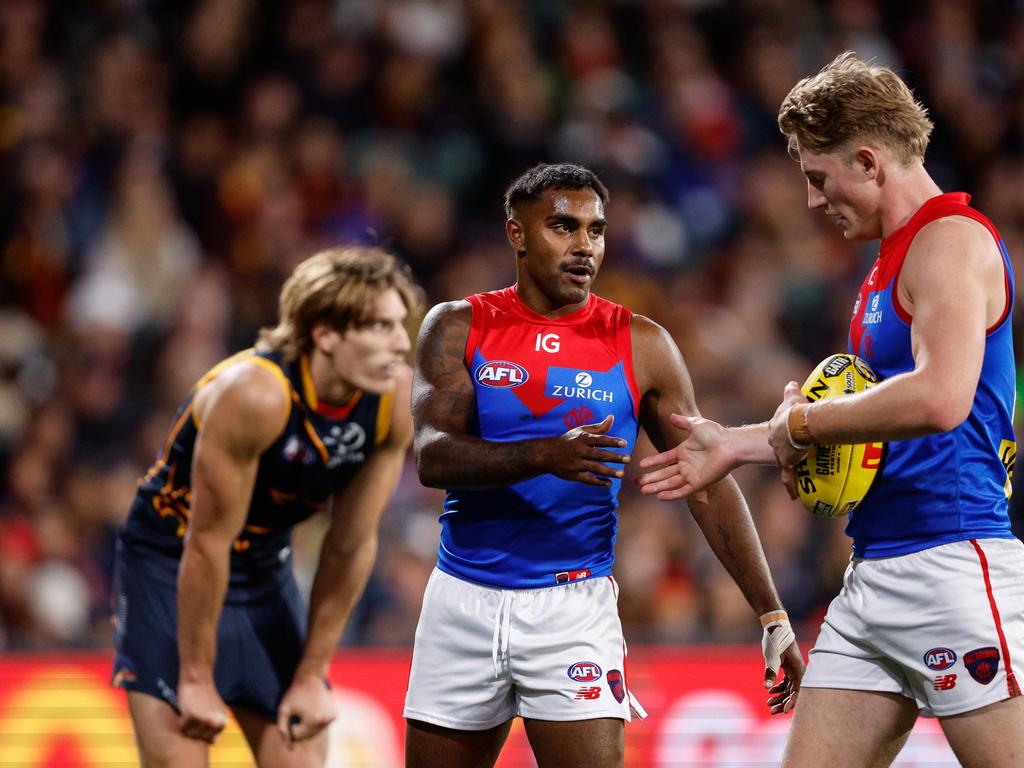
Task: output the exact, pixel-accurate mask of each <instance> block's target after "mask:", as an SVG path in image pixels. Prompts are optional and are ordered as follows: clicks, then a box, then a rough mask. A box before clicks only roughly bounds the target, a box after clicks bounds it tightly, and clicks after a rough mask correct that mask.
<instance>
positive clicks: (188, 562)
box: [178, 537, 231, 680]
mask: <svg viewBox="0 0 1024 768" xmlns="http://www.w3.org/2000/svg"><path fill="white" fill-rule="evenodd" d="M230 569H231V555H230V551H229V550H228V548H227V547H226V546H223V544H222V542H220V541H219V540H218V541H208V540H205V539H202V538H195V537H194V538H191V539H190V540H188V541H187V542H186V544H185V551H184V553H183V554H182V558H181V564H180V566H179V568H178V656H179V659H180V666H181V676H182V677H184V678H185V679H188V680H208V679H211V678H212V676H213V663H214V660H215V658H216V655H217V623H218V621H219V620H220V612H221V608H222V606H223V605H224V595H225V594H226V593H227V586H228V577H229V573H230Z"/></svg>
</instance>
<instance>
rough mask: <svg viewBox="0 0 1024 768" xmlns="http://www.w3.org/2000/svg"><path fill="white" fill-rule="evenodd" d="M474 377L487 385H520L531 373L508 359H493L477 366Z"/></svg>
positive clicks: (503, 387) (503, 386)
mask: <svg viewBox="0 0 1024 768" xmlns="http://www.w3.org/2000/svg"><path fill="white" fill-rule="evenodd" d="M473 377H474V378H475V379H476V380H477V381H479V382H480V383H481V384H483V385H484V386H485V387H498V388H501V389H506V388H508V387H518V386H519V385H520V384H523V383H524V382H525V381H526V380H527V379H528V378H530V374H528V373H527V372H526V369H525V368H523V366H521V365H516V364H515V363H510V362H508V361H507V360H491V361H490V362H488V363H483V364H482V365H479V366H477V369H476V371H474V373H473Z"/></svg>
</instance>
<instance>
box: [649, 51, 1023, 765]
mask: <svg viewBox="0 0 1024 768" xmlns="http://www.w3.org/2000/svg"><path fill="white" fill-rule="evenodd" d="M779 126H780V127H781V129H782V132H783V133H784V134H785V135H786V137H787V138H788V139H789V146H790V151H791V153H792V154H793V155H794V157H795V158H797V159H798V160H799V162H800V167H801V170H802V171H803V173H804V176H806V178H807V202H808V206H809V207H811V208H813V209H816V210H821V211H822V212H824V213H825V214H826V215H827V216H829V217H831V218H832V219H833V221H834V222H835V224H836V226H838V227H840V228H841V229H842V230H843V233H844V234H845V236H846V237H847V238H848V239H851V240H876V239H881V247H880V249H879V254H878V259H877V261H876V262H875V264H874V266H873V267H872V268H871V270H870V272H869V273H868V275H867V277H866V279H865V280H864V283H863V285H862V286H861V289H860V294H859V296H858V297H857V301H856V303H855V305H854V308H853V316H852V319H851V322H850V336H849V348H850V349H849V351H850V352H852V353H854V354H857V355H859V356H861V357H863V358H864V359H865V360H867V361H868V363H870V364H871V366H872V367H873V368H874V370H875V371H876V372H877V373H878V374H879V375H880V377H881V378H882V379H883V381H882V383H881V384H879V385H878V386H877V387H874V388H873V389H871V390H869V391H867V392H864V393H860V394H856V395H851V396H848V397H841V398H835V399H830V400H823V401H819V402H816V403H813V404H808V403H807V402H806V401H805V400H804V399H803V398H802V396H800V394H799V392H798V390H797V389H796V384H795V382H791V383H790V385H789V386H788V387H787V388H786V392H785V397H784V400H783V402H782V404H781V405H780V406H779V408H778V410H777V411H776V413H775V416H774V418H773V419H772V420H771V421H770V422H767V423H765V424H760V425H756V426H750V427H741V428H736V429H731V428H730V429H725V428H722V427H721V426H719V425H717V424H715V423H713V422H706V421H699V420H693V419H684V418H682V417H675V419H676V423H677V424H678V425H679V426H681V427H683V428H684V429H689V430H690V435H689V436H688V438H687V440H686V441H685V442H683V443H682V444H680V445H679V446H677V447H676V448H675V449H674V450H672V451H668V452H666V453H663V454H661V455H659V456H657V457H651V458H650V459H649V460H645V461H642V462H641V466H644V467H646V468H647V469H649V470H652V471H650V472H648V473H647V474H646V475H644V476H642V477H641V478H640V479H639V482H640V483H641V485H642V487H643V490H644V492H645V493H657V494H658V495H659V498H663V499H673V498H679V497H681V496H685V495H687V494H689V493H692V492H694V491H695V490H697V489H699V488H702V487H704V486H705V485H706V484H707V483H709V482H711V481H713V480H715V479H717V478H719V477H721V476H723V475H724V474H726V473H727V472H729V471H730V470H731V469H732V468H733V467H735V466H738V465H740V464H743V463H750V462H765V461H768V462H770V461H776V462H777V463H778V464H779V466H780V467H781V468H782V472H783V478H784V480H786V482H787V484H789V485H790V487H792V479H793V467H794V465H795V463H796V462H797V461H798V460H799V459H800V458H801V457H802V456H803V455H804V454H805V452H806V449H807V447H808V446H809V445H810V444H811V443H826V444H827V443H865V442H878V441H886V442H887V443H888V445H887V448H886V455H885V458H884V463H883V466H882V470H881V473H880V474H879V476H878V477H877V478H876V480H875V484H874V486H873V487H872V489H871V491H870V492H869V493H868V495H867V496H866V497H865V499H864V501H863V502H862V503H861V505H860V506H859V507H858V508H857V509H856V510H855V511H854V512H853V514H852V515H851V517H850V523H849V526H848V528H847V532H848V533H849V534H850V536H852V538H853V558H852V560H851V563H850V566H849V568H848V569H847V572H846V578H845V581H844V586H843V590H842V592H841V593H840V594H839V596H838V597H837V598H836V599H835V600H834V601H833V603H832V605H831V607H830V608H829V611H828V614H827V616H826V617H825V622H824V624H823V625H822V628H821V634H820V635H819V637H818V640H817V643H816V644H815V646H814V648H813V649H812V650H811V655H810V662H809V665H808V667H807V674H806V676H805V677H804V680H803V692H802V693H801V695H800V701H799V703H798V706H797V708H796V715H795V718H794V721H793V727H792V730H791V732H790V737H789V742H788V745H787V749H786V756H785V760H784V763H783V764H784V765H785V766H788V767H789V768H796V767H798V766H799V767H800V768H803V767H805V766H806V767H809V766H820V765H828V766H830V768H846V767H850V768H868V766H872V767H873V766H885V765H889V764H890V763H891V762H892V760H893V759H894V758H895V756H896V754H897V753H898V752H899V750H900V748H901V747H902V746H903V744H904V742H905V741H906V738H907V736H908V734H909V733H910V730H911V728H912V726H913V724H914V721H915V720H916V719H917V717H918V714H919V712H922V711H925V712H930V713H933V714H935V715H937V716H938V717H939V720H940V722H941V724H942V729H943V731H944V732H945V734H946V737H947V739H948V740H949V743H950V745H951V746H952V748H953V751H954V752H955V753H956V755H957V757H958V758H959V760H960V761H961V763H963V765H965V766H977V767H979V768H981V767H982V766H983V767H984V768H1002V767H1003V766H1005V767H1007V768H1008V767H1009V766H1020V765H1024V703H1022V701H1021V699H1020V698H1019V697H1020V685H1019V684H1018V680H1017V677H1016V670H1017V667H1018V665H1020V664H1021V663H1024V546H1022V545H1021V543H1020V542H1019V541H1017V540H1016V539H1015V538H1014V537H1013V534H1012V533H1011V531H1010V523H1009V519H1008V517H1007V500H1008V497H1009V476H1008V475H1009V471H1010V470H1011V469H1012V464H1013V458H1014V456H1015V455H1016V445H1015V442H1014V432H1013V423H1012V416H1013V404H1014V359H1013V339H1012V335H1011V334H1012V332H1011V313H1012V308H1013V279H1012V273H1011V267H1010V260H1009V257H1008V255H1007V253H1006V249H1005V247H1004V246H1003V243H1002V240H1001V239H1000V237H999V233H998V232H997V231H996V229H995V227H994V226H993V225H992V223H991V222H990V221H989V220H988V219H986V218H985V217H984V216H983V215H981V214H980V213H978V212H977V211H976V210H974V209H973V208H970V207H969V206H968V201H969V196H968V195H966V194H964V193H959V192H953V193H946V194H943V192H942V190H941V189H939V187H938V186H937V185H936V184H935V182H934V181H933V180H932V178H931V176H929V175H928V172H927V171H926V170H925V168H924V164H923V158H924V153H925V148H926V147H927V144H928V137H929V135H930V132H931V128H932V124H931V122H930V121H929V120H928V117H927V115H926V112H925V110H924V108H923V107H922V106H921V105H920V104H919V103H918V102H917V101H916V100H915V99H914V96H913V94H912V93H911V92H910V90H909V89H908V88H907V86H906V85H905V84H904V83H903V81H902V80H900V78H899V77H898V76H897V75H896V74H895V73H893V72H892V71H891V70H889V69H885V68H883V67H872V66H869V65H868V64H866V63H864V62H862V61H860V60H859V59H857V58H856V57H855V56H854V55H853V54H851V53H845V54H843V55H841V56H839V57H838V58H836V59H835V60H834V61H833V62H832V63H831V64H829V65H828V66H826V67H825V68H824V69H823V70H822V71H821V72H820V73H818V74H817V75H815V76H813V77H809V78H806V79H804V80H802V81H800V82H799V83H798V84H797V85H796V86H795V87H794V88H793V90H792V91H790V93H789V95H788V96H787V97H786V99H785V101H784V102H783V104H782V107H781V109H780V111H779Z"/></svg>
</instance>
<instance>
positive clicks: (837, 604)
mask: <svg viewBox="0 0 1024 768" xmlns="http://www.w3.org/2000/svg"><path fill="white" fill-rule="evenodd" d="M1021 663H1024V545H1022V544H1021V542H1020V541H1018V540H1017V539H980V540H973V539H972V540H970V541H959V542H955V543H953V544H944V545H942V546H938V547H933V548H931V549H926V550H923V551H921V552H914V553H913V554H910V555H903V556H900V557H888V558H879V559H870V560H868V559H863V558H856V557H855V558H853V559H852V560H851V561H850V565H849V566H848V567H847V569H846V575H845V577H844V579H843V590H842V592H840V593H839V596H838V597H836V599H835V600H833V601H832V604H831V605H830V606H829V609H828V613H827V614H826V616H825V622H824V623H823V624H822V625H821V633H820V634H819V635H818V640H817V642H816V643H815V644H814V648H812V649H811V653H810V661H809V663H808V665H807V672H806V674H805V675H804V679H803V683H802V685H803V686H804V687H805V688H841V689H846V690H859V691H887V692H890V693H898V694H902V695H903V696H906V697H907V698H910V699H913V700H914V701H916V702H917V705H918V706H919V707H920V708H921V709H922V711H923V714H926V715H936V716H938V717H943V716H946V715H956V714H960V713H963V712H970V711H971V710H974V709H978V708H979V707H984V706H986V705H988V704H993V703H995V702H997V701H1002V700H1003V699H1008V698H1011V697H1013V696H1019V695H1020V686H1019V685H1018V682H1017V678H1016V677H1015V675H1014V672H1015V671H1016V666H1015V665H1019V664H1021Z"/></svg>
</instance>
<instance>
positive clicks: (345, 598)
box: [296, 532, 377, 678]
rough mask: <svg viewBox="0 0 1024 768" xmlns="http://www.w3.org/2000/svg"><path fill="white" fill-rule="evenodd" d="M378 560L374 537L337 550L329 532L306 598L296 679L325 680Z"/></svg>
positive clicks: (375, 537) (375, 538)
mask: <svg viewBox="0 0 1024 768" xmlns="http://www.w3.org/2000/svg"><path fill="white" fill-rule="evenodd" d="M376 558H377V536H376V535H373V536H370V537H367V538H365V539H363V540H362V541H361V542H359V543H358V544H357V545H356V546H353V547H337V546H334V545H333V544H332V543H331V537H330V532H328V535H327V537H326V538H325V540H324V544H323V547H322V549H321V551H320V564H319V566H318V567H317V572H316V576H315V577H314V579H313V590H312V592H311V594H310V598H309V632H308V634H307V636H306V645H305V649H304V650H303V653H302V660H301V662H300V663H299V667H298V669H297V670H296V676H299V675H302V674H310V675H314V676H317V677H322V678H325V677H327V672H328V667H329V666H330V663H331V658H332V657H333V656H334V651H335V648H337V646H338V642H339V641H340V640H341V635H342V633H343V632H344V631H345V627H346V626H348V620H349V618H350V617H351V615H352V610H353V608H355V605H356V603H357V602H358V600H359V597H360V596H361V595H362V594H363V590H364V589H365V587H366V581H367V579H368V578H369V576H370V571H371V570H372V568H373V563H374V561H375V560H376Z"/></svg>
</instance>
